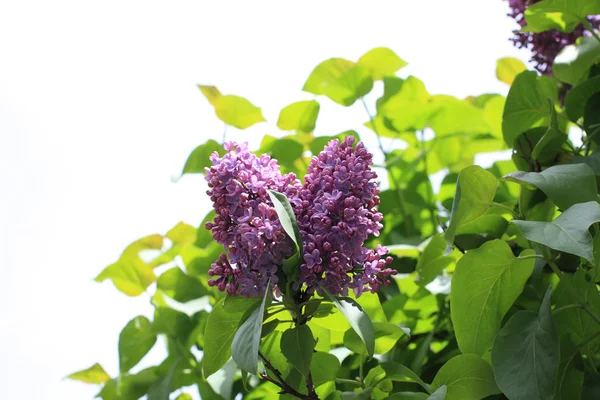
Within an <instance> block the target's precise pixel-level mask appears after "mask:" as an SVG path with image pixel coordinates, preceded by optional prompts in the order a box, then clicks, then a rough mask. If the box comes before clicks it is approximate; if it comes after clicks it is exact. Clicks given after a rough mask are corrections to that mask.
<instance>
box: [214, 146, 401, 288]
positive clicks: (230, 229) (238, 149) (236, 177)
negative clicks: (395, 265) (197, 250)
mask: <svg viewBox="0 0 600 400" xmlns="http://www.w3.org/2000/svg"><path fill="white" fill-rule="evenodd" d="M353 143H354V138H353V137H347V138H346V139H345V140H344V141H343V142H342V143H341V144H340V142H339V141H338V140H332V141H331V142H329V144H328V145H327V146H326V147H325V149H324V150H323V151H322V152H321V153H320V154H319V155H318V156H315V157H313V158H312V159H311V161H310V165H309V167H308V173H307V175H306V177H305V182H304V185H301V184H300V181H299V180H298V179H296V176H295V175H294V174H293V173H289V174H285V175H282V174H281V172H280V169H279V165H278V164H277V161H276V160H274V159H272V158H271V157H269V156H268V155H265V154H263V155H262V156H261V157H260V158H259V157H257V156H256V155H254V154H252V153H251V152H250V151H249V150H248V146H247V144H236V143H234V142H229V143H226V144H225V149H226V150H227V151H228V153H226V154H225V155H224V156H223V157H219V155H218V154H217V153H213V154H212V155H211V158H210V159H211V161H212V162H213V164H214V165H213V166H212V167H210V168H206V180H207V181H208V186H209V190H208V192H207V193H208V195H209V196H210V198H211V200H212V202H213V207H214V209H215V211H216V213H217V216H216V217H215V219H214V221H213V222H209V223H207V224H206V228H207V229H210V230H211V231H212V235H213V238H214V239H215V240H216V241H217V242H219V243H220V244H222V245H223V246H224V248H225V250H226V251H227V253H226V254H225V253H224V254H221V256H220V257H219V258H218V260H217V261H216V262H215V263H214V264H213V265H212V266H211V269H210V271H209V275H210V276H211V277H212V278H211V279H210V280H209V282H208V283H209V285H211V286H217V287H218V288H219V290H221V291H226V292H227V293H228V294H230V295H237V294H241V295H244V296H248V297H254V296H258V295H261V294H262V293H264V291H265V289H266V285H267V282H268V281H269V280H271V282H272V284H273V286H275V284H276V283H277V282H278V279H277V275H276V273H277V270H278V268H280V267H281V265H282V264H283V261H284V260H285V259H286V258H289V257H290V256H291V255H292V253H293V243H292V241H291V239H290V238H289V237H288V236H287V235H286V233H285V231H284V229H283V227H282V226H281V223H280V221H279V218H278V216H277V212H276V211H275V208H274V207H273V204H272V202H271V200H270V198H269V195H268V192H267V190H276V191H278V192H281V193H283V194H285V195H286V197H287V198H288V199H289V201H290V204H291V205H292V207H293V208H294V212H295V214H296V217H297V222H298V226H299V228H300V232H301V234H302V239H303V249H302V256H303V257H302V258H301V266H300V279H299V281H300V282H299V283H300V284H306V287H307V292H309V293H313V292H314V291H317V292H321V293H322V290H321V289H323V288H324V289H327V290H328V291H329V292H330V293H332V294H334V295H340V294H343V295H347V294H348V289H349V288H351V289H353V290H354V292H355V294H356V295H360V294H361V293H363V292H364V291H367V290H368V291H371V292H375V291H377V290H378V289H379V287H380V286H381V284H382V283H385V282H387V279H388V278H389V276H390V275H392V274H394V273H395V271H394V270H392V269H390V268H389V267H388V266H389V264H390V263H391V261H392V258H391V257H384V256H385V254H386V253H387V249H386V248H385V247H381V246H377V249H376V250H373V249H369V248H366V247H364V243H365V241H366V240H367V239H368V237H369V235H376V236H377V235H379V231H380V229H381V228H382V225H381V220H382V219H383V215H382V214H381V213H379V212H377V210H376V206H377V205H378V204H379V196H378V194H379V189H378V187H377V183H376V181H375V179H376V178H377V174H376V173H375V172H373V171H372V170H371V164H372V158H373V156H372V154H370V153H369V152H368V151H367V150H366V149H365V147H364V145H363V143H360V142H359V143H358V144H357V145H356V148H353ZM232 264H234V265H232ZM296 289H298V287H297V288H296Z"/></svg>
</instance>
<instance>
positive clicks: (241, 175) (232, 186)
mask: <svg viewBox="0 0 600 400" xmlns="http://www.w3.org/2000/svg"><path fill="white" fill-rule="evenodd" d="M225 150H227V151H228V152H227V153H226V154H225V155H224V156H223V157H221V158H220V157H219V154H218V153H216V152H215V153H213V154H212V155H211V156H210V160H211V161H212V163H213V164H214V165H213V166H212V167H210V168H205V171H206V176H205V179H206V180H207V181H208V186H209V190H208V191H207V193H208V195H209V196H210V199H211V200H212V202H213V207H214V209H215V212H216V213H217V216H216V217H215V219H214V221H213V222H208V223H207V224H206V228H207V229H210V230H211V231H212V236H213V238H214V239H215V240H216V241H217V242H219V243H221V244H222V245H223V247H224V248H225V250H226V253H227V254H222V255H221V256H220V257H219V259H218V260H217V261H216V262H215V263H214V264H213V265H212V266H211V269H210V270H209V272H208V274H209V276H211V277H214V278H212V279H210V280H209V281H208V284H209V285H210V286H217V287H218V288H219V290H221V291H227V293H228V294H230V295H237V294H241V295H244V296H247V297H254V296H260V295H262V294H264V292H265V290H266V286H267V282H268V281H269V279H270V280H271V284H272V286H273V287H274V286H275V284H276V283H277V276H276V272H277V268H278V267H279V266H280V265H281V264H282V262H283V260H284V259H286V258H288V257H289V256H291V255H292V253H293V247H292V242H291V240H290V238H289V237H288V236H286V234H285V231H284V230H283V228H282V227H281V223H280V222H279V218H278V216H277V212H276V211H275V208H273V204H272V202H271V200H270V198H269V195H268V192H267V190H276V191H278V192H281V193H284V194H286V195H287V196H288V197H289V198H291V199H295V198H297V193H298V189H299V188H300V181H298V180H297V179H296V176H295V175H294V174H293V173H290V174H286V175H281V172H280V170H279V165H278V164H277V160H274V159H272V158H271V157H269V156H268V155H266V154H263V155H261V156H260V158H259V157H257V156H256V155H254V154H252V153H251V152H250V151H249V150H248V144H247V143H244V144H237V143H234V142H228V143H225ZM294 201H297V200H294ZM232 264H234V266H232Z"/></svg>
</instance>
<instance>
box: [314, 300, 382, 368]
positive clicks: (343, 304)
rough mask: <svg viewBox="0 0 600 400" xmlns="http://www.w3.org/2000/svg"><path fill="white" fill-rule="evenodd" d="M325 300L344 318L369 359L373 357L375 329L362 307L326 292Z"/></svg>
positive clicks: (352, 301)
mask: <svg viewBox="0 0 600 400" xmlns="http://www.w3.org/2000/svg"><path fill="white" fill-rule="evenodd" d="M325 298H326V299H327V300H329V301H331V302H332V303H333V304H334V305H335V306H336V307H337V309H338V310H340V312H341V313H342V314H343V315H344V317H346V319H347V320H348V322H349V323H350V326H352V329H354V331H355V332H356V333H357V334H358V336H359V337H360V339H361V340H362V341H363V343H364V344H365V346H366V348H367V354H368V355H369V357H373V353H374V352H375V328H374V327H373V323H372V322H371V319H370V318H369V316H368V315H367V314H366V313H365V312H364V311H363V309H362V307H361V306H360V305H359V304H358V303H357V302H356V301H355V300H353V299H351V298H349V297H339V298H338V297H333V296H332V295H331V294H329V292H327V291H325Z"/></svg>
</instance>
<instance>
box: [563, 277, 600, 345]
mask: <svg viewBox="0 0 600 400" xmlns="http://www.w3.org/2000/svg"><path fill="white" fill-rule="evenodd" d="M592 278H593V277H591V276H588V275H587V273H586V271H585V270H584V269H583V268H578V269H577V272H575V274H574V275H567V276H565V279H563V280H561V282H560V283H559V284H558V286H557V287H556V291H555V293H554V301H555V302H556V308H560V307H564V306H567V305H571V304H579V299H578V298H576V297H575V296H574V295H573V293H572V291H571V288H569V286H571V287H572V288H573V289H575V291H576V292H577V293H578V294H579V296H582V297H583V296H585V297H586V298H587V300H588V304H589V306H590V308H591V309H592V310H593V312H595V313H596V314H597V315H600V294H598V290H597V289H596V287H595V285H591V284H590V281H591V280H592ZM586 292H587V293H586ZM554 319H555V320H556V323H557V326H558V330H559V332H560V333H561V334H563V335H569V336H570V338H571V340H572V341H573V342H574V343H575V344H576V345H580V344H582V343H584V342H585V341H586V340H587V339H589V338H591V337H593V336H594V335H595V334H597V333H598V332H599V331H600V325H599V324H598V323H597V322H596V321H594V320H593V319H592V317H591V316H590V315H589V314H588V313H587V312H586V311H585V310H583V309H580V308H578V309H572V310H565V311H561V312H559V313H558V314H557V315H556V317H555V318H554ZM599 347H600V337H598V338H596V339H595V340H593V341H591V342H588V343H587V344H586V345H585V346H584V347H583V350H584V351H585V353H587V354H595V353H596V351H597V350H598V348H599Z"/></svg>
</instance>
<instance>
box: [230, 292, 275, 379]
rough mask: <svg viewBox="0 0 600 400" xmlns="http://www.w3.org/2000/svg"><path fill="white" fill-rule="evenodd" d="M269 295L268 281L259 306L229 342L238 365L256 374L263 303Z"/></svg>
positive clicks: (263, 309)
mask: <svg viewBox="0 0 600 400" xmlns="http://www.w3.org/2000/svg"><path fill="white" fill-rule="evenodd" d="M270 295H271V289H270V283H268V284H267V290H266V291H265V295H264V296H263V299H262V302H261V303H260V306H259V307H258V308H257V309H256V310H254V311H253V312H252V314H250V316H249V317H248V319H247V320H246V321H244V323H243V324H242V325H240V327H239V329H238V330H237V332H236V333H235V336H234V338H233V342H232V343H231V357H232V358H233V361H235V363H236V364H237V365H238V367H240V368H242V369H245V370H246V371H248V372H249V373H251V374H256V369H257V367H258V349H259V348H260V335H261V331H262V329H261V328H262V324H263V316H264V313H265V304H266V302H267V299H268V298H269V296H270Z"/></svg>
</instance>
